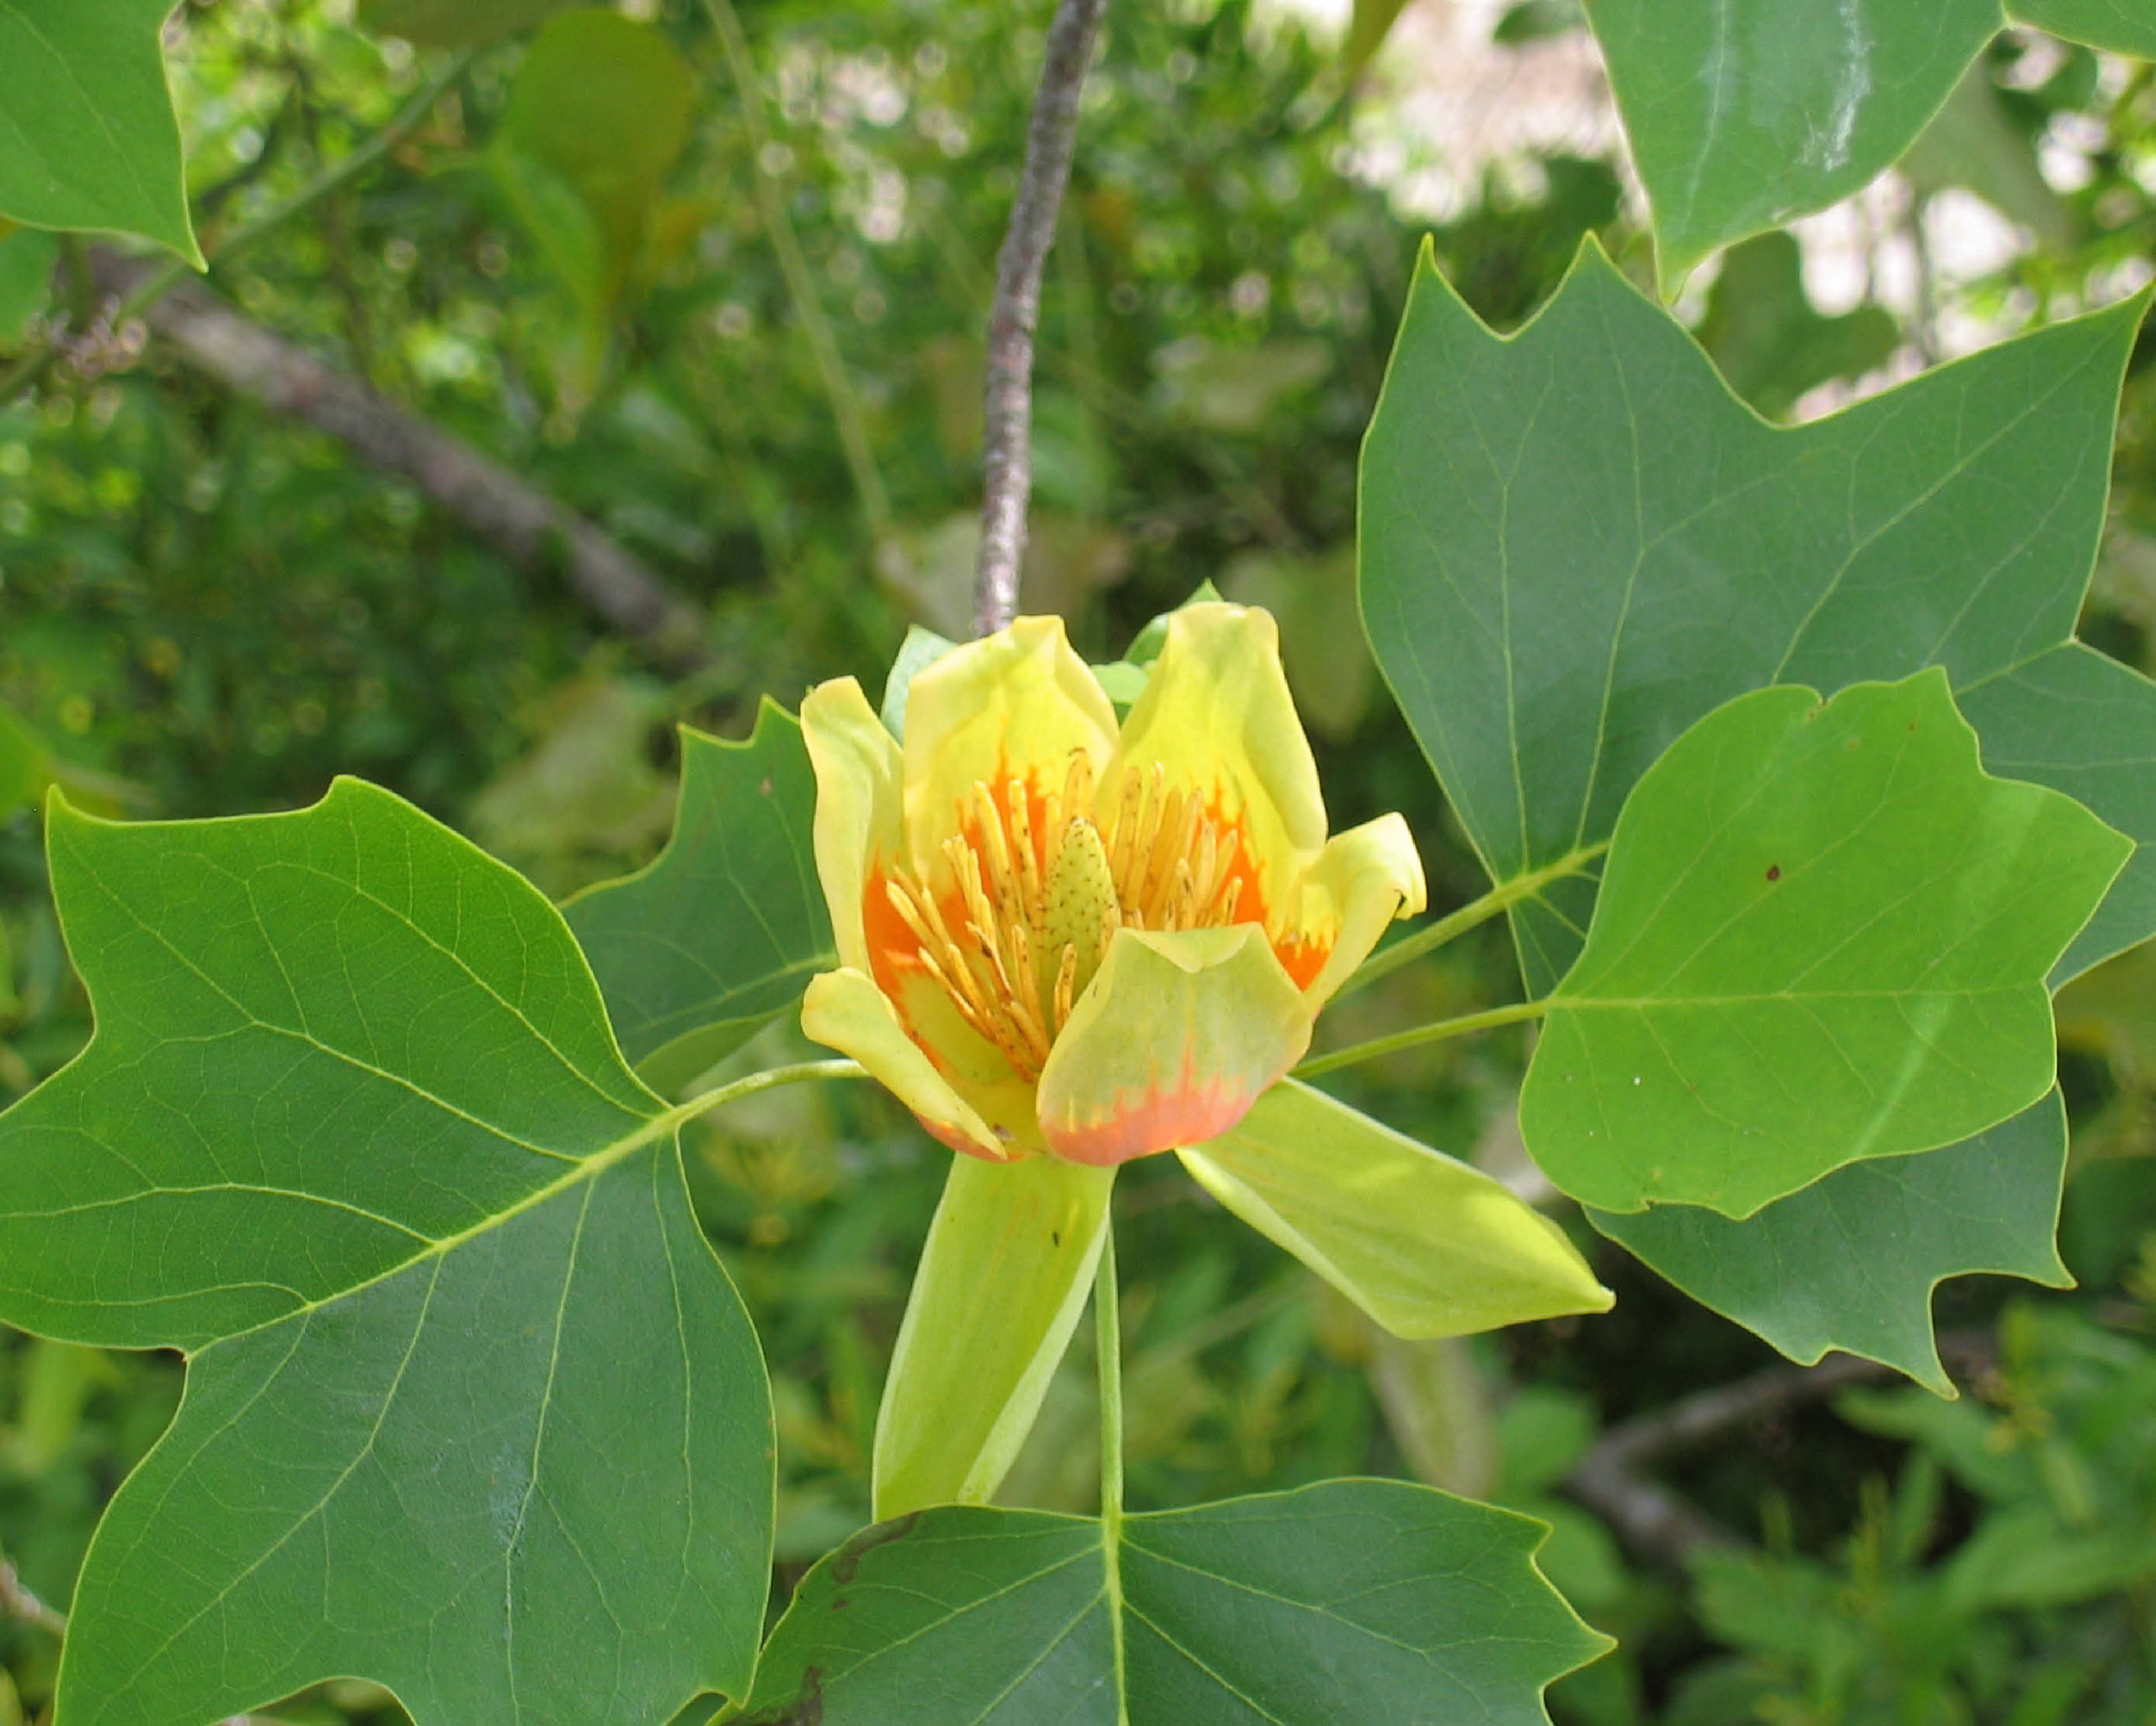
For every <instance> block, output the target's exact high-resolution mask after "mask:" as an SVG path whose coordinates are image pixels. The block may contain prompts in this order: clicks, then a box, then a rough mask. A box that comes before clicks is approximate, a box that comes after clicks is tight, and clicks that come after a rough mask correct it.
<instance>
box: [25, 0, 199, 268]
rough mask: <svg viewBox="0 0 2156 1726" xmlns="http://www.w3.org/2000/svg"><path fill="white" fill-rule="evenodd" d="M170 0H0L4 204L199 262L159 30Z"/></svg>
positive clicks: (36, 223)
mask: <svg viewBox="0 0 2156 1726" xmlns="http://www.w3.org/2000/svg"><path fill="white" fill-rule="evenodd" d="M171 10H172V0H0V216H13V218H14V219H15V220H16V221H18V222H26V223H28V224H29V226H31V227H71V228H93V229H98V230H100V231H103V232H112V233H131V234H140V235H141V237H142V238H144V239H148V240H155V241H156V242H157V243H158V244H159V245H161V246H164V247H167V248H169V249H171V250H173V251H174V252H177V253H179V255H180V256H181V257H183V258H184V259H187V260H188V262H189V263H190V264H194V265H197V266H200V264H201V262H202V254H201V252H200V250H199V249H198V248H196V246H195V232H194V229H193V228H192V227H190V226H189V223H188V219H187V192H186V188H185V186H184V184H183V183H182V180H181V177H180V147H179V121H178V120H175V119H174V118H173V111H172V95H171V93H170V92H169V91H168V89H167V88H165V64H164V55H163V51H162V50H161V48H160V47H159V45H158V32H159V31H160V29H162V28H163V24H164V19H165V14H166V13H168V12H170V11H171Z"/></svg>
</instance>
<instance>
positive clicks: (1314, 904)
mask: <svg viewBox="0 0 2156 1726" xmlns="http://www.w3.org/2000/svg"><path fill="white" fill-rule="evenodd" d="M1300 900H1301V902H1300V904H1299V906H1295V907H1294V916H1293V917H1292V919H1291V922H1292V923H1293V925H1294V927H1296V928H1297V929H1299V931H1300V932H1303V933H1304V935H1305V937H1306V938H1310V939H1312V940H1315V942H1316V943H1318V944H1319V945H1321V946H1322V947H1326V948H1329V949H1330V951H1329V952H1328V953H1327V954H1326V961H1325V965H1324V966H1323V968H1322V969H1321V970H1319V972H1318V974H1317V975H1316V976H1315V977H1313V978H1312V979H1311V980H1310V986H1309V987H1308V988H1307V989H1305V991H1303V994H1304V997H1305V999H1306V1000H1308V1001H1309V1002H1310V1012H1311V1013H1313V1014H1315V1013H1318V1012H1319V1011H1320V1010H1321V1009H1322V1008H1323V1007H1324V1006H1325V1003H1326V1002H1328V1001H1330V1000H1331V999H1332V995H1333V991H1335V990H1337V988H1339V986H1341V985H1342V983H1344V982H1346V981H1348V978H1349V977H1350V976H1352V975H1354V971H1355V967H1356V966H1357V965H1360V964H1362V962H1363V961H1364V959H1368V958H1369V956H1370V949H1371V948H1374V947H1375V946H1376V945H1377V944H1378V937H1379V936H1380V935H1382V934H1383V933H1384V932H1385V925H1386V924H1387V923H1389V922H1391V921H1392V920H1393V919H1394V918H1395V917H1412V916H1420V915H1422V911H1423V908H1424V907H1425V906H1427V905H1428V903H1429V890H1428V887H1427V886H1425V885H1424V884H1423V880H1422V858H1421V857H1420V856H1419V855H1418V854H1417V852H1416V849H1415V840H1414V836H1412V834H1410V833H1409V832H1408V831H1407V823H1406V821H1405V820H1402V819H1401V817H1400V816H1398V815H1380V816H1379V817H1378V818H1377V820H1374V821H1365V822H1364V824H1363V825H1362V826H1359V827H1352V828H1350V829H1349V830H1348V831H1347V832H1345V833H1341V834H1337V835H1335V836H1334V837H1333V838H1332V839H1331V841H1330V842H1327V844H1326V847H1325V849H1324V850H1323V851H1322V852H1320V853H1319V854H1318V860H1317V862H1316V863H1315V865H1314V866H1313V867H1312V868H1311V869H1310V873H1309V874H1307V875H1305V876H1304V877H1303V884H1302V892H1301V895H1300Z"/></svg>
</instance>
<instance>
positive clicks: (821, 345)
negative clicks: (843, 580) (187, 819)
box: [704, 0, 891, 540]
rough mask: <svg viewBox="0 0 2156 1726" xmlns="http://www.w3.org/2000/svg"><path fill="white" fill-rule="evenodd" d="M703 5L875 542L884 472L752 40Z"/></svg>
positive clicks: (720, 8) (729, 2) (885, 498)
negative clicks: (799, 210)
mask: <svg viewBox="0 0 2156 1726" xmlns="http://www.w3.org/2000/svg"><path fill="white" fill-rule="evenodd" d="M704 9H705V10H706V11H707V12H708V13H710V14H711V22H712V29H714V30H716V31H717V32H718V40H719V45H720V46H721V47H722V48H723V50H724V51H725V53H726V67H727V71H728V72H729V73H731V74H732V76H733V78H734V91H735V94H738V95H739V97H740V99H741V120H742V123H743V125H744V126H747V127H748V129H749V147H750V150H751V151H752V152H754V153H755V168H754V176H755V182H756V208H757V211H758V212H759V213H760V215H761V216H762V218H763V223H764V232H766V234H768V235H769V236H770V238H771V250H772V251H774V252H775V253H776V254H778V267H779V273H780V274H781V275H783V276H784V277H785V278H786V291H787V297H788V298H789V299H791V300H792V302H793V315H794V316H795V317H797V318H799V319H800V320H801V328H802V331H803V334H806V335H807V336H808V338H809V351H810V352H811V353H812V354H814V355H815V359H816V371H817V375H818V376H819V377H821V378H822V379H823V382H824V393H825V396H826V397H828V398H830V404H831V418H832V419H835V421H837V423H838V431H839V448H840V450H841V452H843V453H844V455H845V457H846V472H847V473H850V474H851V475H852V477H853V489H854V491H855V493H856V494H857V495H858V496H859V497H860V499H861V513H862V515H863V516H866V517H867V521H868V531H869V532H870V533H871V534H872V535H873V536H874V537H876V538H878V539H879V540H880V539H882V538H883V537H884V536H885V535H886V534H887V533H888V532H889V531H890V527H891V500H890V496H889V494H888V493H887V492H886V491H885V490H884V489H883V475H882V474H881V473H878V471H877V468H876V456H875V452H874V451H873V449H872V448H871V447H870V446H869V442H868V427H867V420H866V419H865V418H864V416H863V415H862V411H861V399H860V398H859V397H858V396H857V395H856V394H855V393H854V388H853V380H852V378H851V377H850V376H848V374H847V372H846V361H845V359H844V357H843V356H842V355H841V354H840V352H839V344H838V338H837V337H836V336H835V335H833V334H831V323H830V318H827V317H825V315H824V302H823V301H822V300H821V299H820V298H819V297H818V296H817V293H816V282H815V278H814V276H812V275H809V260H808V259H806V258H805V257H803V255H802V252H801V242H800V241H799V240H798V238H795V235H794V232H793V221H792V217H791V216H788V215H787V212H786V203H787V189H786V184H785V181H784V179H783V177H782V175H781V174H780V173H779V171H778V168H777V166H776V159H775V157H776V152H774V151H773V150H772V148H771V124H770V122H769V120H767V119H766V116H765V114H764V92H763V86H762V85H761V83H759V82H758V80H757V77H756V61H755V56H753V55H751V54H750V51H749V39H748V37H747V36H746V35H744V34H743V32H742V29H741V19H740V16H739V13H736V12H735V11H734V3H733V0H704Z"/></svg>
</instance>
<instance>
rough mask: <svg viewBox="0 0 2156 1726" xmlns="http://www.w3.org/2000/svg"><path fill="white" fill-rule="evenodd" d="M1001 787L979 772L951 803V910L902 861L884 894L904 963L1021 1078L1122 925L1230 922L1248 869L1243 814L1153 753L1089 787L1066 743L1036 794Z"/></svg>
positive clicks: (1079, 755) (1084, 760) (1037, 1063)
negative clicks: (1219, 805) (1182, 778)
mask: <svg viewBox="0 0 2156 1726" xmlns="http://www.w3.org/2000/svg"><path fill="white" fill-rule="evenodd" d="M1001 790H1002V795H1001V797H1000V798H999V797H998V795H997V794H996V793H995V791H994V790H991V789H990V787H989V786H988V785H987V784H986V783H982V782H979V781H976V782H975V783H974V785H973V786H972V787H971V788H970V789H969V793H968V794H967V795H966V796H965V797H964V798H963V799H961V800H960V802H959V804H958V809H957V811H956V814H957V817H958V831H956V832H955V833H954V834H953V836H951V837H950V838H948V839H947V840H945V841H944V842H943V845H942V853H943V857H944V859H945V861H946V862H947V863H948V864H949V865H950V869H951V878H952V887H951V888H948V889H946V890H945V893H946V902H947V903H950V910H949V912H948V914H947V913H946V910H945V908H944V906H943V905H942V904H939V903H938V900H937V895H936V893H935V892H933V891H931V890H930V888H929V887H928V885H927V884H926V883H924V882H922V881H921V880H919V879H915V877H914V876H912V875H911V874H910V873H908V872H907V871H905V870H904V869H899V870H898V871H896V872H895V873H894V874H893V875H892V876H891V877H889V879H886V880H885V881H884V882H883V893H884V895H885V897H886V898H887V899H889V901H890V904H891V906H892V908H893V909H894V911H896V912H897V913H898V915H899V920H900V921H901V922H903V923H904V924H905V928H906V931H907V932H908V933H909V934H910V936H911V937H912V938H913V940H914V942H915V948H914V952H913V953H912V954H911V955H910V957H911V959H912V960H913V962H914V963H915V965H918V967H919V968H920V969H921V970H922V971H923V972H925V973H926V975H929V976H930V977H931V978H933V979H934V980H935V981H936V983H937V985H938V986H939V987H941V988H942V991H943V992H944V993H945V994H946V995H947V996H948V997H950V1000H951V1003H952V1005H953V1007H956V1008H957V1010H958V1015H959V1017H960V1018H963V1020H964V1021H965V1022H966V1023H967V1024H969V1026H971V1027H972V1028H973V1029H974V1031H975V1032H977V1033H978V1034H979V1035H980V1036H982V1037H983V1038H985V1039H986V1040H987V1041H989V1042H990V1043H991V1044H993V1045H995V1048H996V1049H997V1050H1000V1051H1001V1053H1002V1055H1003V1056H1004V1057H1005V1059H1006V1060H1007V1061H1010V1063H1011V1066H1012V1067H1013V1068H1014V1069H1015V1070H1016V1071H1017V1072H1018V1073H1019V1074H1020V1075H1021V1076H1022V1077H1024V1078H1026V1079H1027V1080H1029V1081H1030V1080H1035V1079H1038V1077H1040V1071H1041V1067H1042V1066H1043V1064H1044V1063H1045V1062H1046V1061H1047V1060H1048V1055H1049V1049H1050V1048H1052V1047H1053V1046H1054V1042H1055V1039H1056V1038H1057V1037H1058V1036H1059V1034H1061V1032H1062V1030H1063V1027H1064V1025H1065V1023H1066V1022H1067V1021H1068V1020H1069V1019H1070V1013H1071V1009H1072V1007H1074V1006H1075V1003H1076V1002H1077V999H1078V997H1081V996H1082V995H1083V994H1084V993H1085V992H1086V987H1087V986H1088V985H1090V984H1091V981H1092V980H1093V976H1094V974H1095V973H1096V972H1097V971H1098V970H1100V967H1101V965H1102V961H1103V960H1105V959H1107V950H1108V945H1109V943H1110V942H1111V941H1113V939H1114V937H1115V932H1116V931H1117V930H1118V928H1121V927H1123V926H1124V925H1125V924H1129V926H1130V927H1133V928H1137V929H1155V930H1164V931H1165V930H1171V929H1203V928H1218V927H1223V926H1225V925H1227V924H1230V923H1232V922H1235V921H1237V916H1236V913H1237V911H1238V910H1239V909H1240V908H1241V900H1242V899H1243V896H1244V888H1245V884H1246V874H1237V873H1236V872H1235V868H1236V863H1237V861H1238V859H1239V858H1240V856H1241V852H1242V835H1241V824H1240V823H1239V822H1237V821H1235V820H1232V819H1229V818H1225V817H1222V816H1219V815H1214V814H1213V813H1211V812H1210V811H1209V805H1208V804H1207V801H1206V799H1204V798H1203V797H1202V796H1200V795H1199V794H1198V793H1197V792H1196V791H1194V790H1186V789H1184V788H1182V787H1179V786H1177V787H1171V785H1170V784H1169V783H1168V781H1167V773H1166V768H1165V767H1162V766H1161V764H1160V763H1158V762H1155V763H1154V764H1153V765H1151V766H1150V767H1145V768H1139V767H1132V768H1129V769H1127V770H1126V771H1125V772H1124V773H1123V782H1122V783H1121V784H1120V785H1118V786H1117V787H1116V788H1115V794H1114V795H1113V797H1112V798H1111V797H1102V798H1097V797H1096V795H1095V788H1094V783H1093V764H1092V761H1091V757H1089V756H1087V755H1086V753H1085V752H1084V751H1082V750H1074V751H1072V752H1071V756H1070V765H1069V767H1068V769H1067V771H1066V772H1065V774H1064V776H1063V779H1062V783H1060V784H1059V785H1056V786H1052V787H1051V788H1049V789H1048V790H1047V791H1046V792H1044V793H1043V794H1041V795H1040V797H1039V799H1038V802H1036V800H1035V799H1034V795H1033V791H1032V788H1030V787H1029V786H1028V785H1027V782H1026V781H1024V780H1022V779H1017V778H1013V779H1011V780H1008V781H1007V782H1006V783H1005V784H1004V785H1003V787H1002V788H1001ZM1097 804H1102V805H1105V809H1104V810H1103V813H1104V815H1105V819H1106V821H1107V831H1106V832H1103V831H1102V828H1101V826H1100V825H1099V824H1098V823H1097V820H1096V818H1095V814H1094V810H1095V808H1096V805H1097ZM953 889H954V890H955V903H951V902H950V901H951V900H952V897H953ZM1243 920H1244V921H1255V920H1257V916H1256V915H1255V914H1253V915H1252V916H1246V917H1245V918H1244V919H1243Z"/></svg>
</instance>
